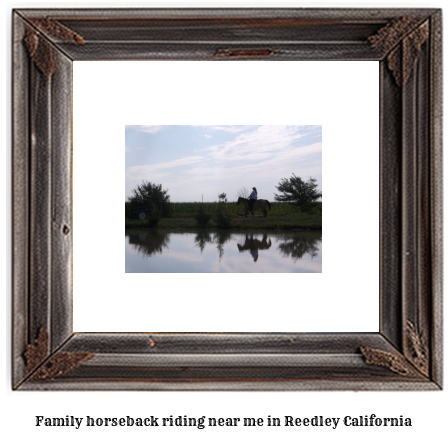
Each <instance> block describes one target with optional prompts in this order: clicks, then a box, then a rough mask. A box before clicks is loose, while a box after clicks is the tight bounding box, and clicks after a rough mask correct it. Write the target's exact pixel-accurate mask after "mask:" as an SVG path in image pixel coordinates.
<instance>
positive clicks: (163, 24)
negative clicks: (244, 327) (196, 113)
mask: <svg viewBox="0 0 448 438" xmlns="http://www.w3.org/2000/svg"><path fill="white" fill-rule="evenodd" d="M13 23H14V26H13V254H12V256H13V273H12V278H13V314H14V318H13V319H14V327H13V376H12V387H13V388H14V389H23V390H49V389H50V390H51V389H64V390H67V389H82V390H98V389H112V390H116V389H125V390H178V389H182V390H184V389H188V390H204V389H207V390H208V389H217V390H221V389H225V390H434V389H441V387H442V381H443V378H442V356H443V354H442V101H441V96H442V63H441V56H442V46H441V45H442V37H441V28H442V22H441V11H440V10H437V9H250V10H244V9H215V10H213V9H195V10H189V9H183V10H182V9H179V10H168V9H139V10H135V9H134V10H128V9H103V10H81V9H72V10H63V9H55V10H51V9H47V10H44V9H34V10H26V9H22V10H15V11H14V12H13ZM173 30H174V31H173ZM187 41H188V42H187ZM253 58H256V59H263V60H266V61H282V60H344V61H350V60H354V59H356V60H375V61H378V62H379V77H380V90H381V95H380V163H381V164H380V181H381V185H380V232H381V233H380V235H381V242H380V252H381V258H380V273H379V275H380V309H381V310H380V312H381V314H380V331H379V333H353V334H344V333H322V334H306V333H244V334H243V333H220V334H213V333H185V334H176V333H146V334H145V333H110V334H100V333H73V330H72V300H71V296H72V283H71V269H72V231H71V230H72V228H73V227H72V202H71V185H72V181H71V166H72V161H71V153H72V138H71V123H72V62H73V61H74V60H99V59H110V60H113V59H139V60H157V59H170V60H178V59H192V60H201V61H206V60H209V61H214V62H231V61H232V60H234V59H237V60H246V59H247V60H249V59H253Z"/></svg>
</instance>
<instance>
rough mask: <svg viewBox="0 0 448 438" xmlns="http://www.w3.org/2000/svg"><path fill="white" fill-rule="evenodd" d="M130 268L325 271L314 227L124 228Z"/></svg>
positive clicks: (318, 239) (179, 270)
mask: <svg viewBox="0 0 448 438" xmlns="http://www.w3.org/2000/svg"><path fill="white" fill-rule="evenodd" d="M125 251H126V262H125V264H126V267H125V270H126V272H135V273H137V272H140V273H145V272H150V273H174V272H176V273H187V272H196V273H213V272H222V273H225V272H229V273H239V272H270V273H274V272H302V273H307V272H322V233H321V232H316V231H286V232H285V231H268V232H254V233H245V232H238V231H212V232H209V231H198V232H191V231H171V230H170V231H163V230H126V236H125Z"/></svg>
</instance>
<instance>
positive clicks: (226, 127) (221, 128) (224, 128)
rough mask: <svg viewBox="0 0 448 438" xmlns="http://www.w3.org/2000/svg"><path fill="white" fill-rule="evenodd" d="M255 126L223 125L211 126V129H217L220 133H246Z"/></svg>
mask: <svg viewBox="0 0 448 438" xmlns="http://www.w3.org/2000/svg"><path fill="white" fill-rule="evenodd" d="M253 127H254V126H253V125H221V126H210V128H211V129H216V130H219V131H225V132H233V133H237V132H242V131H246V130H247V129H250V128H253Z"/></svg>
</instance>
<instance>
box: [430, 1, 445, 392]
mask: <svg viewBox="0 0 448 438" xmlns="http://www.w3.org/2000/svg"><path fill="white" fill-rule="evenodd" d="M430 32H431V34H430V43H431V52H430V56H431V71H430V75H431V79H430V83H431V90H430V99H431V100H430V111H431V114H430V116H431V117H430V120H431V126H430V141H431V151H430V153H431V164H430V165H431V181H430V184H431V231H432V235H431V247H432V255H431V261H432V263H431V265H432V302H433V309H432V316H433V322H432V332H433V333H432V336H431V340H430V341H431V351H432V357H431V372H432V378H433V380H434V382H435V383H437V384H438V385H439V386H440V387H442V386H443V299H442V294H443V178H442V175H443V134H442V133H443V110H442V104H443V98H442V95H443V82H442V71H443V59H442V54H443V51H442V37H443V35H442V10H438V11H437V12H435V13H434V14H433V15H432V16H431V30H430Z"/></svg>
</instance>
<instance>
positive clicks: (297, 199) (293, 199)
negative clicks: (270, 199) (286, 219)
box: [274, 174, 322, 211]
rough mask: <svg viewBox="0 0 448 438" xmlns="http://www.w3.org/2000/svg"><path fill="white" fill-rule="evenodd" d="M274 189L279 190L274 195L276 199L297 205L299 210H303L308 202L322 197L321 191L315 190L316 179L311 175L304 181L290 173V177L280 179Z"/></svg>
mask: <svg viewBox="0 0 448 438" xmlns="http://www.w3.org/2000/svg"><path fill="white" fill-rule="evenodd" d="M276 189H277V190H278V191H279V192H281V194H275V195H274V199H275V200H276V201H280V202H288V203H290V204H294V205H297V206H298V207H299V208H300V211H303V209H304V208H305V207H306V206H307V205H308V204H309V203H310V202H314V201H316V200H317V199H319V198H320V197H322V192H319V191H318V190H317V183H316V179H315V178H312V177H310V179H309V180H308V181H306V182H305V181H303V180H302V178H300V177H299V176H295V175H294V174H292V177H291V178H289V179H288V178H284V179H282V180H281V181H280V183H279V185H278V186H276Z"/></svg>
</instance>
